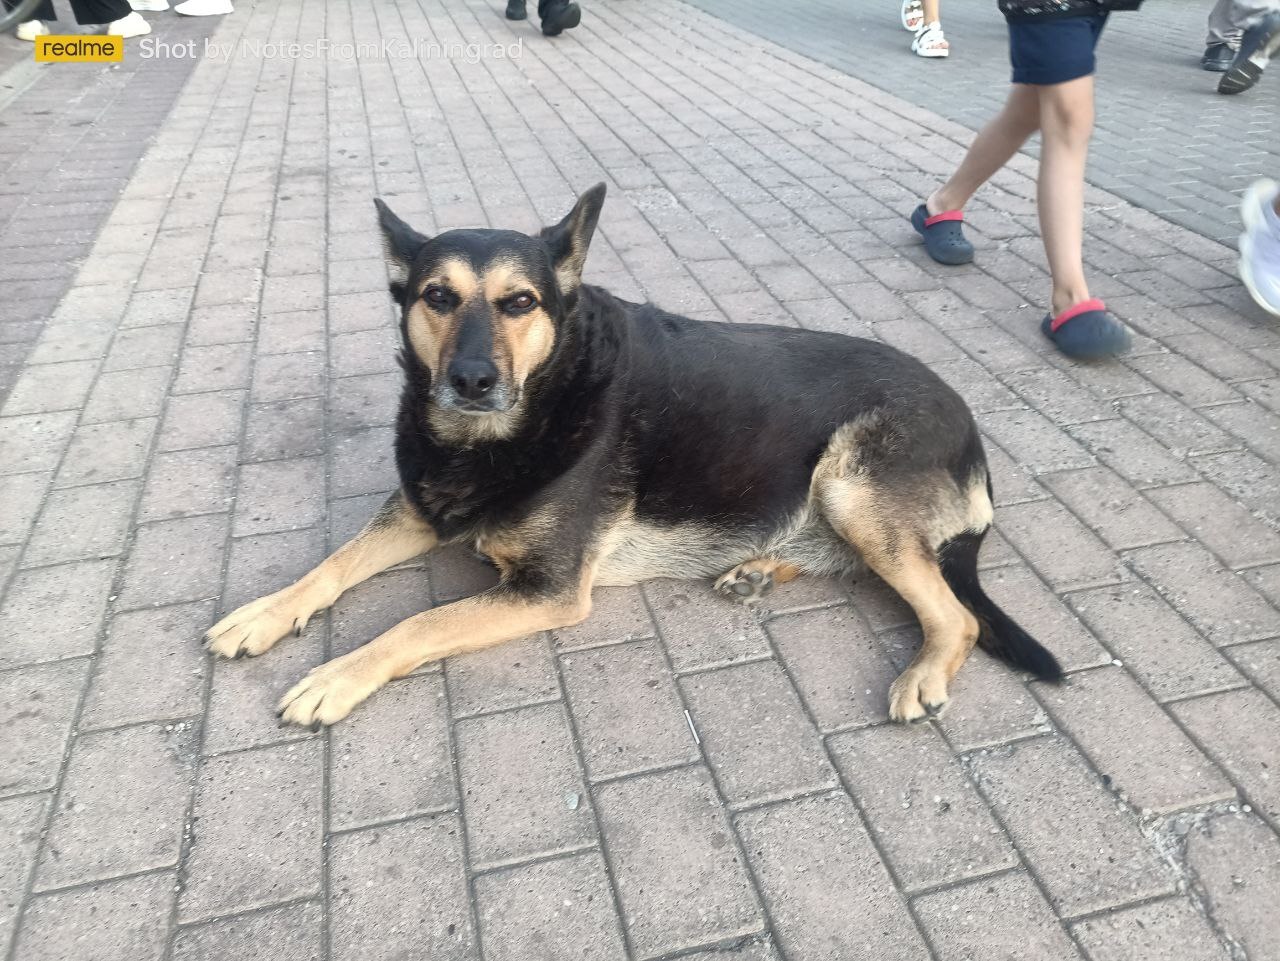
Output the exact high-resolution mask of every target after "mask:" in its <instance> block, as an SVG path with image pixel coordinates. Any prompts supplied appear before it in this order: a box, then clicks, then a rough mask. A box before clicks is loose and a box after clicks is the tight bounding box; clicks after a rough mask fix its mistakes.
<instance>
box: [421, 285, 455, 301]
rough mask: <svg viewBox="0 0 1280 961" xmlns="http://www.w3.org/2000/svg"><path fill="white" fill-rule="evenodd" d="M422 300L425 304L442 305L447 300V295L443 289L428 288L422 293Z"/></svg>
mask: <svg viewBox="0 0 1280 961" xmlns="http://www.w3.org/2000/svg"><path fill="white" fill-rule="evenodd" d="M422 296H423V298H424V299H425V300H426V301H427V303H431V304H443V303H445V302H446V301H447V300H448V299H449V295H448V294H446V293H445V292H444V288H443V287H435V286H432V287H428V288H427V289H426V290H424V291H423V292H422Z"/></svg>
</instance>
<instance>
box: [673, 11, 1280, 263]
mask: <svg viewBox="0 0 1280 961" xmlns="http://www.w3.org/2000/svg"><path fill="white" fill-rule="evenodd" d="M690 2H691V3H693V4H694V5H695V6H698V7H701V8H702V9H704V10H707V11H708V12H710V13H714V14H715V15H716V16H718V17H721V18H723V19H725V20H728V21H729V22H731V23H733V24H735V25H737V26H740V27H743V28H745V29H747V30H750V31H752V32H753V33H756V34H758V35H760V36H762V37H764V38H766V39H768V40H770V41H772V42H774V43H779V44H782V45H783V46H786V47H788V48H789V49H791V50H793V51H795V52H796V53H801V54H804V55H805V56H808V57H813V58H814V59H816V60H819V61H821V62H823V63H826V64H829V65H831V66H834V67H836V68H837V69H838V70H840V71H841V72H843V73H847V74H850V75H852V76H854V77H857V78H858V79H860V80H865V81H866V82H867V83H870V84H873V85H874V86H877V87H879V88H881V89H882V90H886V91H889V92H891V93H896V94H897V95H898V96H900V97H902V98H903V99H905V100H908V101H910V102H911V103H914V104H917V105H918V106H921V107H925V108H926V109H929V110H933V111H936V112H937V113H940V114H941V115H942V116H944V117H946V118H947V119H948V120H954V121H956V122H957V123H960V124H963V125H964V126H966V127H968V128H970V129H971V130H978V129H980V128H981V127H982V125H983V124H985V123H986V122H987V121H988V120H990V119H991V118H992V117H993V116H995V114H996V112H997V111H998V110H999V109H1000V105H1001V104H1003V103H1004V99H1005V97H1006V96H1007V95H1008V91H1009V40H1008V34H1007V31H1006V29H1005V22H1004V18H1003V17H1001V16H1000V13H999V11H998V10H997V9H996V4H995V0H946V2H944V3H943V4H942V22H943V27H944V29H945V31H946V34H947V37H948V39H949V40H950V42H951V45H952V51H953V52H952V55H951V56H950V57H948V58H947V59H945V60H930V61H924V60H921V59H920V58H919V57H917V56H915V55H914V54H913V53H911V37H910V35H909V34H907V33H905V32H904V31H903V30H902V27H901V23H900V21H899V16H898V7H899V5H900V4H899V3H898V2H895V0H879V3H878V7H876V6H873V5H869V4H860V3H849V2H847V0H795V2H792V3H788V4H787V5H786V7H785V12H784V10H783V8H780V7H779V6H778V4H776V3H771V2H769V0H690ZM1212 6H1213V3H1212V0H1150V2H1149V3H1147V4H1146V6H1144V7H1143V8H1142V9H1141V11H1140V12H1138V13H1127V12H1126V13H1118V14H1116V15H1115V16H1113V17H1111V19H1110V21H1109V23H1108V24H1107V28H1106V30H1105V32H1104V33H1103V37H1102V41H1101V43H1100V44H1099V47H1098V88H1097V89H1098V93H1097V129H1096V132H1095V135H1094V140H1093V146H1092V149H1091V150H1090V155H1089V173H1088V177H1089V182H1090V183H1092V184H1095V185H1096V186H1099V187H1104V188H1106V189H1107V190H1110V191H1112V192H1114V193H1115V194H1117V195H1119V196H1121V197H1123V198H1124V199H1125V200H1128V201H1129V202H1130V203H1132V204H1136V205H1137V206H1139V207H1142V208H1144V209H1146V210H1150V211H1153V212H1155V213H1158V214H1160V215H1161V216H1162V217H1164V218H1166V219H1168V220H1170V221H1172V222H1173V223H1176V224H1180V225H1181V226H1183V227H1187V228H1188V229H1190V230H1194V231H1195V232H1196V233H1199V234H1203V235H1204V236H1206V237H1212V238H1213V239H1215V240H1221V241H1223V242H1224V243H1234V242H1235V238H1236V236H1237V234H1238V233H1239V232H1240V214H1239V206H1240V195H1241V193H1242V192H1243V191H1244V189H1245V188H1246V187H1247V186H1248V185H1249V184H1250V183H1252V182H1253V181H1254V180H1256V179H1258V177H1261V176H1268V177H1276V176H1278V174H1277V171H1280V80H1277V78H1276V77H1274V76H1266V75H1264V78H1263V80H1262V82H1260V83H1259V84H1258V85H1257V86H1256V87H1255V88H1254V89H1253V90H1251V91H1249V92H1248V93H1245V94H1242V95H1239V96H1233V97H1223V96H1219V95H1218V94H1217V93H1216V88H1217V84H1218V77H1219V74H1216V73H1206V72H1205V71H1204V70H1201V69H1200V63H1199V59H1200V55H1201V53H1203V52H1204V42H1205V29H1206V27H1205V22H1206V18H1207V16H1208V13H1209V9H1210V8H1211V7H1212ZM873 10H874V13H873ZM1273 73H1275V71H1273ZM1028 150H1029V152H1030V153H1031V154H1032V155H1033V156H1035V155H1038V141H1037V140H1033V141H1032V142H1031V143H1030V145H1029V146H1028ZM917 189H919V188H917Z"/></svg>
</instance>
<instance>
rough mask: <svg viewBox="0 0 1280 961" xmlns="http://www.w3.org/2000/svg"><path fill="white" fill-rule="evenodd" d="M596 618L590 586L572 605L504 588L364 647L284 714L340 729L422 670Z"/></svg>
mask: <svg viewBox="0 0 1280 961" xmlns="http://www.w3.org/2000/svg"><path fill="white" fill-rule="evenodd" d="M590 610H591V585H590V583H589V579H588V578H584V579H583V582H582V585H581V587H580V589H579V590H578V591H577V592H575V593H572V594H571V595H569V596H566V597H556V598H548V597H539V598H528V597H523V596H520V595H518V594H515V593H513V592H511V591H510V590H508V589H504V588H501V587H499V588H494V589H493V590H490V591H486V592H485V593H483V594H478V595H476V596H475V597H469V598H467V599H466V600H462V601H457V602H456V603H453V604H446V605H445V606H444V607H437V608H434V609H433V610H430V611H425V612H423V613H422V614H415V615H414V616H413V617H410V618H408V619H407V620H404V621H401V622H400V623H399V624H397V625H396V626H395V627H393V628H392V629H391V630H389V631H387V632H386V633H385V634H382V635H380V636H378V637H376V638H374V639H373V640H372V641H370V642H369V643H368V644H366V645H365V646H364V647H361V648H357V649H356V650H354V651H352V652H351V653H350V654H344V655H342V656H341V657H337V658H334V659H333V660H332V661H330V662H329V663H328V664H322V665H320V666H319V667H317V668H316V669H315V670H314V671H312V672H311V673H310V674H308V675H307V676H306V677H305V678H303V679H302V680H301V681H299V682H298V683H297V684H295V685H294V686H293V688H291V689H290V690H289V692H288V693H287V694H285V696H284V697H283V698H281V699H280V704H279V705H278V714H279V715H280V717H281V718H282V719H283V720H285V721H287V722H289V723H292V724H303V725H308V724H309V725H312V726H318V725H320V724H333V723H334V722H335V721H340V720H342V719H343V718H344V717H346V716H347V715H348V714H350V713H351V710H352V709H353V708H354V707H355V706H356V705H357V704H359V703H360V702H362V701H363V700H365V698H367V697H368V696H369V695H370V694H372V693H373V692H374V691H376V690H378V688H380V687H382V686H383V685H384V684H386V683H387V682H388V681H390V680H392V679H394V678H397V677H403V676H404V675H406V674H408V673H410V672H411V671H412V670H413V669H414V668H416V667H418V665H420V664H424V663H426V662H427V661H436V660H440V659H441V658H444V657H448V656H449V655H451V654H462V653H464V652H466V651H475V650H479V649H480V648H483V647H491V646H493V645H494V644H500V643H502V642H503V641H510V640H514V639H515V638H517V637H524V636H525V635H527V634H536V633H537V632H538V631H550V630H554V629H556V628H558V627H567V626H569V625H570V624H577V623H579V622H580V621H582V620H583V619H584V618H585V617H586V616H587V614H588V613H589V612H590Z"/></svg>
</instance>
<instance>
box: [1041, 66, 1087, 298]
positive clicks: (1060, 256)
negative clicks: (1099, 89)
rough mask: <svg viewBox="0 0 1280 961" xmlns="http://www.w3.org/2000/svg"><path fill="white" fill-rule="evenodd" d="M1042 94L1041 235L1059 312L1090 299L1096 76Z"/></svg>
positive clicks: (1042, 90)
mask: <svg viewBox="0 0 1280 961" xmlns="http://www.w3.org/2000/svg"><path fill="white" fill-rule="evenodd" d="M1037 89H1038V90H1039V93H1040V130H1041V138H1042V143H1041V148H1040V177H1039V180H1038V182H1037V185H1036V186H1037V199H1038V202H1039V208H1040V232H1041V234H1042V235H1043V237H1044V251H1045V255H1046V257H1047V258H1048V260H1049V273H1050V274H1051V275H1052V277H1053V313H1054V314H1059V313H1061V312H1062V311H1064V310H1066V309H1067V308H1068V307H1071V306H1073V305H1075V304H1078V303H1080V302H1081V301H1083V300H1088V299H1089V285H1088V283H1087V282H1086V281H1085V279H1084V255H1083V241H1084V168H1085V161H1086V159H1087V158H1088V156H1089V138H1090V137H1091V136H1092V134H1093V77H1080V78H1079V79H1078V80H1070V81H1068V82H1067V83H1059V84H1054V85H1052V86H1046V87H1039V88H1037Z"/></svg>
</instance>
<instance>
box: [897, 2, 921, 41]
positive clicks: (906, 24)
mask: <svg viewBox="0 0 1280 961" xmlns="http://www.w3.org/2000/svg"><path fill="white" fill-rule="evenodd" d="M923 26H924V4H923V3H921V0H902V29H903V30H905V31H907V33H915V32H916V31H917V30H919V29H920V28H921V27H923Z"/></svg>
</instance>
